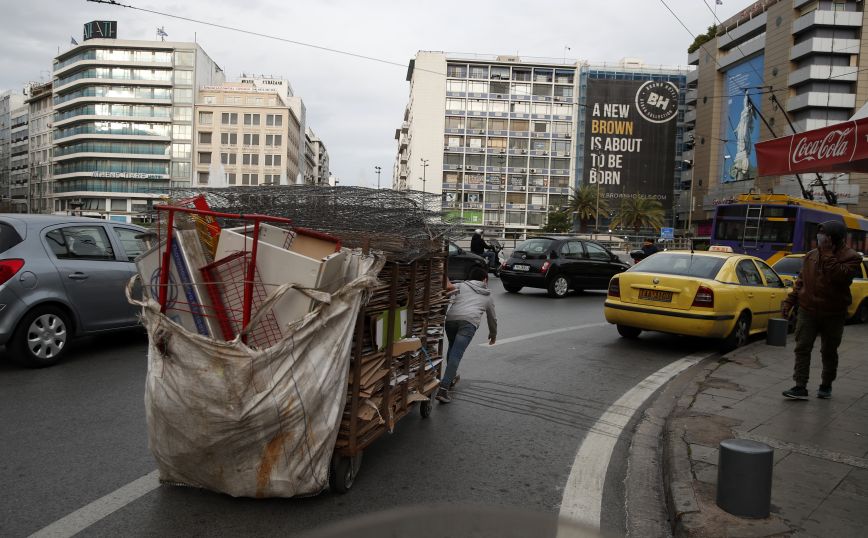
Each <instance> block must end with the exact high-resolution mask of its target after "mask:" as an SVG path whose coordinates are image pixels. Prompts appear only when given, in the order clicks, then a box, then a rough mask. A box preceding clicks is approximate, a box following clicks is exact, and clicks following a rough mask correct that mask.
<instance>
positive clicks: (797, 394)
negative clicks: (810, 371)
mask: <svg viewBox="0 0 868 538" xmlns="http://www.w3.org/2000/svg"><path fill="white" fill-rule="evenodd" d="M783 395H784V396H786V397H787V398H792V399H793V400H807V399H808V389H806V388H805V387H802V386H800V385H796V386H795V387H793V388H791V389H790V390H785V391H784V392H783Z"/></svg>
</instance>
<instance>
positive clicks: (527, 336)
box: [479, 323, 609, 347]
mask: <svg viewBox="0 0 868 538" xmlns="http://www.w3.org/2000/svg"><path fill="white" fill-rule="evenodd" d="M606 325H609V324H608V323H588V324H586V325H576V326H575V327H561V328H560V329H549V330H548V331H541V332H538V333H530V334H524V335H522V336H513V337H510V338H504V339H503V340H498V341H497V342H496V343H495V344H494V345H495V346H500V345H503V344H511V343H513V342H520V341H522V340H530V339H531V338H538V337H540V336H548V335H550V334H558V333H565V332H568V331H578V330H581V329H590V328H591V327H605V326H606ZM479 345H480V346H486V347H487V346H488V344H485V343H483V344H479Z"/></svg>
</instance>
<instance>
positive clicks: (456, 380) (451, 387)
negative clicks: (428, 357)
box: [449, 375, 461, 390]
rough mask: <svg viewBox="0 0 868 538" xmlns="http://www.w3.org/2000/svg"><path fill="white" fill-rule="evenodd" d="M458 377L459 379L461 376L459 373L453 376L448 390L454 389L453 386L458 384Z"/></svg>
mask: <svg viewBox="0 0 868 538" xmlns="http://www.w3.org/2000/svg"><path fill="white" fill-rule="evenodd" d="M460 379H461V376H460V375H456V376H455V378H453V379H452V383H451V384H450V385H449V390H452V389H454V388H455V385H457V384H458V380H460Z"/></svg>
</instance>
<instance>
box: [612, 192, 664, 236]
mask: <svg viewBox="0 0 868 538" xmlns="http://www.w3.org/2000/svg"><path fill="white" fill-rule="evenodd" d="M665 217H666V210H665V209H663V204H661V203H660V201H659V200H651V199H650V198H625V199H622V200H621V208H620V210H619V212H618V214H617V215H615V218H614V219H612V226H620V227H622V228H632V229H633V230H634V231H635V232H636V235H639V230H640V229H641V228H657V229H659V228H660V227H661V226H663V219H664V218H665Z"/></svg>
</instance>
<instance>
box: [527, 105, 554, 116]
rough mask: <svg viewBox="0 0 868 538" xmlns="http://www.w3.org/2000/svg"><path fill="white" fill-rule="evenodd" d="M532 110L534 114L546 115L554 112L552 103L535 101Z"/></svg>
mask: <svg viewBox="0 0 868 538" xmlns="http://www.w3.org/2000/svg"><path fill="white" fill-rule="evenodd" d="M531 110H532V111H533V113H534V114H543V115H546V116H547V115H549V114H551V113H552V107H551V105H549V104H546V103H534V104H533V106H532V107H531Z"/></svg>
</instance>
